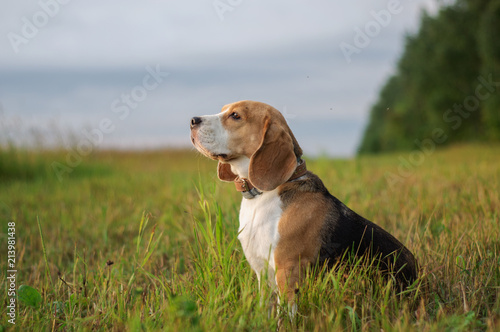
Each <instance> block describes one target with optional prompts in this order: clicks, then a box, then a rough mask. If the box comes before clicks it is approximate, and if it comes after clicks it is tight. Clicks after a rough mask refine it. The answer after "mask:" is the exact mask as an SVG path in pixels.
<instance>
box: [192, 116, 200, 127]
mask: <svg viewBox="0 0 500 332" xmlns="http://www.w3.org/2000/svg"><path fill="white" fill-rule="evenodd" d="M200 123H201V118H200V117H197V116H195V117H194V118H192V119H191V128H194V127H196V126H197V125H199V124H200Z"/></svg>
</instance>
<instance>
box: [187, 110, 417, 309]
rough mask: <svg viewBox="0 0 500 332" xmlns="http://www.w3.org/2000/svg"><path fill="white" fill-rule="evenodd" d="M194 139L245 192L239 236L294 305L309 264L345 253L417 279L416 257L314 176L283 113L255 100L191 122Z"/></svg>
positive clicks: (406, 281)
mask: <svg viewBox="0 0 500 332" xmlns="http://www.w3.org/2000/svg"><path fill="white" fill-rule="evenodd" d="M191 141H192V143H193V144H194V146H195V147H196V149H197V150H198V151H199V152H201V153H202V154H203V155H205V156H207V157H209V158H211V159H214V160H218V162H219V163H218V168H217V172H218V177H219V179H220V180H222V181H228V182H234V184H235V186H236V190H238V191H240V192H241V193H242V195H243V199H242V202H241V208H240V215H239V219H240V225H239V235H238V239H239V240H240V242H241V245H242V247H243V251H244V253H245V257H246V259H247V260H248V262H249V263H250V265H251V267H252V269H253V270H254V271H255V273H256V274H257V278H258V280H259V284H260V282H261V277H262V276H263V275H265V274H267V276H268V278H269V283H270V285H271V287H272V288H273V289H274V290H277V291H278V292H279V294H280V295H285V296H286V298H287V299H288V301H289V303H290V302H291V303H293V302H294V297H295V293H296V291H297V290H298V288H299V286H300V283H301V280H302V279H303V278H304V275H305V271H306V267H307V266H310V265H312V264H318V263H319V264H327V265H328V266H329V267H333V266H334V265H335V264H336V262H337V261H338V260H339V259H341V258H342V257H344V256H343V255H344V253H346V251H349V252H352V253H354V254H356V255H363V254H368V255H370V256H371V257H377V258H379V259H380V264H378V266H379V267H380V268H381V269H383V270H384V271H388V272H391V273H393V275H394V276H395V280H396V281H397V283H398V285H399V286H400V287H406V286H408V285H410V284H411V283H412V282H413V281H414V280H415V279H416V278H417V264H416V261H415V258H414V257H413V254H412V253H411V252H410V251H409V250H408V249H407V248H406V247H405V246H404V245H403V244H401V242H399V241H398V240H397V239H396V238H394V237H393V236H392V235H391V234H389V233H388V232H386V231H385V230H383V229H382V228H381V227H379V226H377V225H375V224H374V223H372V222H370V221H368V220H367V219H365V218H363V217H361V216H359V215H358V214H356V213H355V212H353V211H352V210H350V209H349V208H348V207H347V206H345V205H344V204H343V203H342V202H341V201H339V200H338V199H337V198H335V197H334V196H332V195H331V194H330V193H329V192H328V190H327V189H326V188H325V186H324V185H323V182H322V181H321V180H320V179H319V178H318V177H317V176H316V175H314V174H313V173H311V172H310V171H307V169H306V167H305V162H304V161H303V160H302V159H301V157H302V150H301V148H300V146H299V144H298V143H297V140H296V139H295V137H294V135H293V133H292V131H291V130H290V128H289V127H288V125H287V123H286V121H285V118H284V117H283V115H282V114H281V113H280V112H279V111H278V110H276V109H275V108H273V107H271V106H269V105H267V104H264V103H260V102H255V101H239V102H236V103H233V104H229V105H226V106H224V107H223V108H222V112H220V113H218V114H215V115H206V116H199V117H193V118H192V119H191Z"/></svg>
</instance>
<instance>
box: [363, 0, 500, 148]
mask: <svg viewBox="0 0 500 332" xmlns="http://www.w3.org/2000/svg"><path fill="white" fill-rule="evenodd" d="M499 34H500V0H457V1H455V2H453V3H452V4H449V5H446V6H443V7H441V9H440V10H439V12H438V13H437V14H436V15H433V16H431V15H429V14H428V13H426V12H423V13H422V18H421V23H420V28H419V30H418V32H417V33H416V34H414V35H407V36H406V44H405V49H404V51H403V54H402V55H401V57H400V59H399V60H398V63H397V67H396V70H395V74H394V75H393V76H391V77H389V78H388V79H387V81H386V82H385V84H384V85H383V87H382V89H381V90H380V93H379V96H378V100H377V101H376V102H375V104H374V105H373V106H372V108H371V112H370V119H369V121H368V125H367V127H366V129H365V132H364V135H363V138H362V140H361V143H360V146H359V148H358V153H359V154H372V153H378V152H386V151H405V150H413V149H418V148H419V144H421V142H422V141H429V140H433V141H434V144H435V145H436V146H437V147H441V146H445V145H449V144H456V143H463V142H479V143H481V142H498V141H499V140H500V93H499V87H500V37H499Z"/></svg>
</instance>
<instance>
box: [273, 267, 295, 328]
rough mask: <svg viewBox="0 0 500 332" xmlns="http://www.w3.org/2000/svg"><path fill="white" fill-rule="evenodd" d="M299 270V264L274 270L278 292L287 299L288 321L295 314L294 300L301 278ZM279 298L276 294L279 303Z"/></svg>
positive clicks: (291, 319)
mask: <svg viewBox="0 0 500 332" xmlns="http://www.w3.org/2000/svg"><path fill="white" fill-rule="evenodd" d="M300 270H301V269H300V267H299V266H293V267H289V268H288V269H278V270H277V272H276V284H277V285H278V290H279V294H280V295H281V296H284V297H285V299H286V300H287V307H288V317H289V318H290V321H293V319H294V318H295V315H296V314H297V302H296V300H297V293H298V290H299V287H300V280H301V278H300ZM279 298H280V297H279V296H278V303H281V301H279ZM278 308H279V306H278ZM278 310H279V309H278ZM278 313H279V311H278Z"/></svg>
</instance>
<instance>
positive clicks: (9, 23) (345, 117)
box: [0, 0, 433, 155]
mask: <svg viewBox="0 0 500 332" xmlns="http://www.w3.org/2000/svg"><path fill="white" fill-rule="evenodd" d="M58 1H61V3H62V2H63V1H62V0H40V1H24V2H8V3H6V4H4V5H3V10H2V12H1V13H0V20H2V22H3V24H2V26H1V27H0V35H2V36H5V37H6V38H2V39H0V47H2V49H3V50H4V51H3V52H2V53H0V102H2V104H3V107H4V113H5V114H6V115H7V116H9V115H10V116H12V115H14V114H15V115H16V116H19V117H24V118H26V121H27V122H30V120H29V119H32V118H33V117H36V118H37V121H38V119H47V122H50V121H52V120H53V119H59V120H58V121H60V123H62V124H63V125H64V126H65V125H66V124H67V126H70V127H74V128H78V127H79V126H95V125H96V123H98V122H99V121H100V119H102V118H103V117H107V116H113V115H114V114H112V111H111V103H112V102H113V100H115V99H116V98H119V97H120V95H121V94H123V93H127V91H130V89H132V88H133V87H134V86H135V85H137V84H140V82H141V79H142V77H143V75H144V73H145V68H146V66H156V65H159V66H161V68H162V69H163V70H165V71H168V72H169V73H170V75H169V77H168V78H167V79H166V80H165V82H164V83H163V84H162V85H161V86H160V87H159V88H158V89H156V90H155V91H152V92H151V93H150V94H149V95H148V97H147V99H146V100H144V102H142V103H141V105H140V107H138V109H137V112H135V111H134V113H133V114H131V116H130V118H128V119H126V120H125V121H123V122H120V124H119V125H117V129H116V131H115V132H114V133H113V134H112V135H110V136H109V138H108V139H106V138H105V140H104V143H106V144H110V145H113V144H118V143H119V144H122V145H127V144H129V145H141V142H143V144H144V145H148V146H149V145H151V144H152V143H151V142H155V143H158V144H159V145H161V144H165V145H168V144H171V143H172V142H174V143H175V144H178V143H179V142H184V140H183V137H184V136H185V135H186V130H187V129H186V128H187V125H186V123H188V121H189V118H190V117H191V116H193V115H200V114H207V113H215V112H218V111H219V110H220V107H221V106H222V105H224V104H226V103H229V102H233V101H235V100H240V99H254V100H260V101H264V102H268V103H270V104H272V105H274V106H275V107H277V108H278V109H283V108H286V109H287V111H288V112H291V113H293V114H296V115H297V117H296V118H295V119H293V120H292V121H296V130H297V131H298V132H300V133H302V135H303V140H304V141H307V142H310V143H308V144H309V146H310V149H311V150H315V151H316V150H318V149H320V146H322V145H321V144H323V143H324V142H328V141H331V140H334V141H339V140H341V139H342V137H347V139H346V140H347V141H349V142H351V143H350V144H342V146H343V147H344V148H343V149H340V148H338V145H337V146H336V145H331V146H330V147H328V146H327V147H325V149H327V150H328V152H329V153H331V154H342V155H345V154H352V153H354V150H355V144H356V143H352V142H357V141H359V138H360V136H361V134H362V128H363V126H364V123H365V122H366V119H367V116H368V111H369V107H370V105H371V104H372V103H373V102H374V101H375V99H376V96H377V92H378V89H379V88H380V86H381V85H382V84H383V82H384V80H385V79H386V78H387V77H388V76H389V75H390V74H391V73H392V72H393V70H394V69H393V68H394V65H395V62H396V59H397V57H398V55H399V54H400V52H401V51H402V48H403V42H404V33H405V31H408V30H409V31H414V30H415V29H416V26H417V23H418V20H419V19H418V17H419V11H420V8H421V7H422V6H426V7H428V8H431V7H429V6H431V4H432V3H433V1H430V0H421V1H411V2H406V1H401V6H402V7H403V11H402V12H401V14H399V15H395V16H394V17H392V19H391V23H390V24H389V25H388V26H387V27H383V28H381V29H380V32H379V33H378V34H377V35H376V36H374V37H373V38H371V41H370V44H369V45H368V46H367V47H365V48H363V49H362V50H361V52H359V54H358V53H357V54H353V56H352V62H351V63H347V61H346V59H345V56H344V54H343V53H342V51H341V50H340V48H339V45H340V44H341V43H342V42H347V43H353V38H354V35H355V28H357V27H358V28H360V29H363V28H364V27H365V26H366V24H367V23H368V22H370V21H372V20H373V15H372V14H371V12H372V11H380V10H384V9H385V8H387V5H388V2H389V0H387V1H368V0H364V1H358V2H348V1H336V2H332V1H326V0H316V1H311V2H305V1H300V0H291V1H275V2H265V1H246V0H242V1H240V2H237V1H235V2H232V3H233V4H237V5H233V6H232V10H230V11H226V12H224V14H223V20H221V19H220V15H219V14H220V13H218V12H217V10H216V9H215V8H214V6H213V4H214V1H211V0H210V1H206V0H204V1H201V0H199V1H190V2H189V3H188V2H164V1H143V2H139V1H132V0H110V1H105V2H101V1H96V0H94V1H78V0H72V1H67V0H66V1H65V2H67V4H64V5H63V4H60V5H59V7H58V11H57V13H56V14H54V15H53V16H50V19H49V20H48V21H47V23H46V24H45V25H43V26H40V27H39V28H38V30H39V31H38V32H37V33H36V36H34V37H33V38H28V39H27V40H28V42H27V43H25V44H20V45H18V46H19V52H17V53H16V52H14V49H13V48H12V47H11V44H10V42H9V38H7V36H8V35H9V33H15V34H19V35H22V31H23V27H24V25H25V24H26V22H27V21H28V22H32V23H33V20H34V17H36V15H37V13H39V12H40V11H43V10H44V9H43V6H42V5H41V3H44V4H45V5H47V4H52V6H53V7H52V8H53V10H54V12H55V8H56V7H54V6H55V5H54V4H55V3H59V2H58ZM110 113H111V114H110ZM296 119H301V121H298V120H296ZM38 122H39V123H43V121H38ZM118 122H119V121H118ZM312 123H320V124H322V123H328V126H322V127H319V128H320V129H321V130H314V129H311V128H315V127H314V126H313V125H312ZM346 128H347V130H345V129H346ZM318 133H321V135H319V134H318ZM337 133H340V135H343V136H342V137H341V136H338V134H337ZM336 135H337V136H336ZM329 138H331V139H329ZM186 142H187V140H186ZM315 142H317V143H315ZM320 142H323V143H320ZM186 144H189V143H188V142H187V143H186ZM346 146H347V147H348V149H349V152H346V148H345V147H346ZM321 149H322V148H321Z"/></svg>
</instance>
